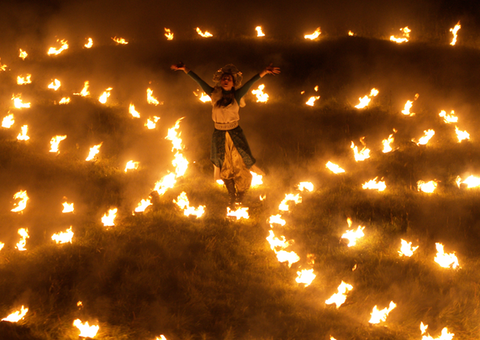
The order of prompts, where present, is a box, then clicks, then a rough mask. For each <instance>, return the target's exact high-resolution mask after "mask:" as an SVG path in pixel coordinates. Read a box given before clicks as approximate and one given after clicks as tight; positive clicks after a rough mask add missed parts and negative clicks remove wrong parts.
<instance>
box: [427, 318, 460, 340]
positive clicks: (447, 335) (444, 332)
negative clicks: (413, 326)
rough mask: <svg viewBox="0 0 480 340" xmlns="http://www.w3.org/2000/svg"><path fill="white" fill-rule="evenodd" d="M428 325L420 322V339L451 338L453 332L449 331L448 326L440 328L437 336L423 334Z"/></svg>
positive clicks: (442, 339)
mask: <svg viewBox="0 0 480 340" xmlns="http://www.w3.org/2000/svg"><path fill="white" fill-rule="evenodd" d="M427 328H428V325H424V324H423V322H421V323H420V331H421V332H422V335H423V336H422V340H452V339H453V336H454V335H455V334H453V333H449V332H448V328H447V327H444V328H443V329H442V334H441V335H440V337H438V338H432V336H431V335H430V334H427V335H424V334H425V333H426V332H427Z"/></svg>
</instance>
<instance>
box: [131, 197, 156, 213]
mask: <svg viewBox="0 0 480 340" xmlns="http://www.w3.org/2000/svg"><path fill="white" fill-rule="evenodd" d="M151 205H152V202H151V201H150V200H149V199H142V200H141V201H140V203H138V206H137V207H136V208H135V212H144V211H145V209H147V208H148V207H149V206H151Z"/></svg>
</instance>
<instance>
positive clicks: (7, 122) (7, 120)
mask: <svg viewBox="0 0 480 340" xmlns="http://www.w3.org/2000/svg"><path fill="white" fill-rule="evenodd" d="M14 118H15V117H14V116H13V114H9V115H8V116H5V117H4V118H3V120H2V127H4V128H7V129H10V128H11V127H12V125H13V124H15V119H14Z"/></svg>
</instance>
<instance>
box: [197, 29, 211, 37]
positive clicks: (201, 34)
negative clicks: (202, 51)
mask: <svg viewBox="0 0 480 340" xmlns="http://www.w3.org/2000/svg"><path fill="white" fill-rule="evenodd" d="M195 30H196V31H197V33H198V35H199V36H201V37H203V38H211V37H213V35H212V34H211V33H210V32H208V31H205V33H203V32H202V30H201V29H200V28H199V27H197V28H196V29H195Z"/></svg>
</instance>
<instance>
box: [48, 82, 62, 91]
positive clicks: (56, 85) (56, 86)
mask: <svg viewBox="0 0 480 340" xmlns="http://www.w3.org/2000/svg"><path fill="white" fill-rule="evenodd" d="M61 85H62V84H61V83H60V80H58V79H54V80H52V82H51V83H50V84H48V88H49V89H53V90H54V91H57V90H58V89H59V88H60V86H61Z"/></svg>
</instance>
